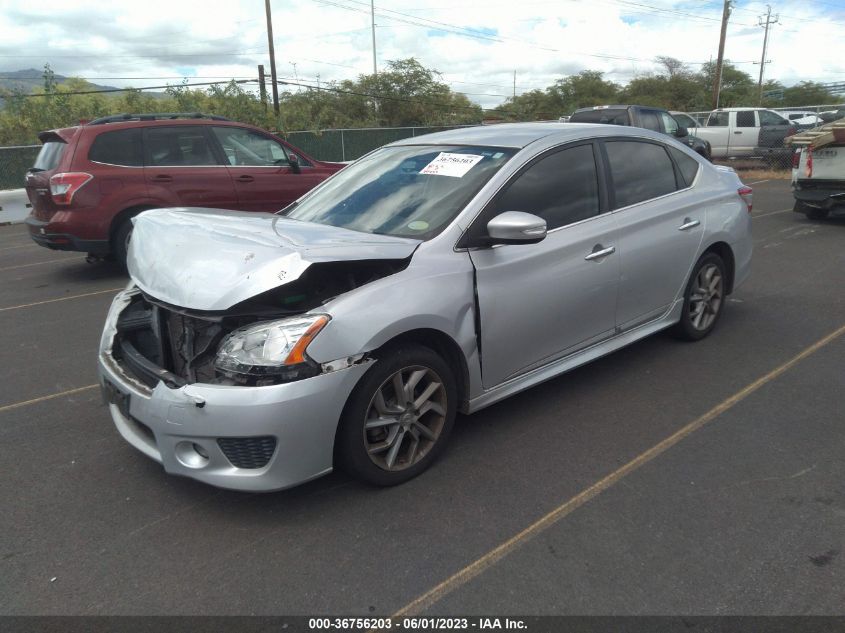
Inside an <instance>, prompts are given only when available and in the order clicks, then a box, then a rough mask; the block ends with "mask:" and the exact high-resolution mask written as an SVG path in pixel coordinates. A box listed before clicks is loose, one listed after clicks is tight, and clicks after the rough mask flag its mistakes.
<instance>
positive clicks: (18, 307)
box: [0, 286, 123, 312]
mask: <svg viewBox="0 0 845 633" xmlns="http://www.w3.org/2000/svg"><path fill="white" fill-rule="evenodd" d="M120 290H123V286H121V287H120V288H109V289H108V290H98V291H97V292H86V293H84V294H81V295H71V296H69V297H59V298H58V299H47V300H46V301H35V302H34V303H23V304H21V305H19V306H9V307H8V308H0V312H6V311H7V310H20V309H21V308H31V307H32V306H40V305H44V304H45V303H56V302H57V301H70V300H71V299H81V298H83V297H93V296H94V295H104V294H106V293H109V292H118V291H120Z"/></svg>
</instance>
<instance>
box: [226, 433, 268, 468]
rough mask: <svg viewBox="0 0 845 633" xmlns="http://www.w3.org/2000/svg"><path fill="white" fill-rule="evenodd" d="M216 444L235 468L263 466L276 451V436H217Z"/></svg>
mask: <svg viewBox="0 0 845 633" xmlns="http://www.w3.org/2000/svg"><path fill="white" fill-rule="evenodd" d="M217 445H218V446H219V447H220V450H221V451H223V454H224V455H225V456H226V459H228V460H229V462H231V464H232V466H234V467H236V468H263V467H264V466H266V465H267V464H268V463H269V462H270V460H271V459H272V457H273V453H275V452H276V438H275V437H272V436H270V435H262V436H258V437H219V438H217Z"/></svg>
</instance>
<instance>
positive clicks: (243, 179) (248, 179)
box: [235, 175, 255, 182]
mask: <svg viewBox="0 0 845 633" xmlns="http://www.w3.org/2000/svg"><path fill="white" fill-rule="evenodd" d="M235 180H237V181H238V182H252V181H253V180H255V178H253V177H252V176H247V175H243V176H238V177H237V178H236V179H235Z"/></svg>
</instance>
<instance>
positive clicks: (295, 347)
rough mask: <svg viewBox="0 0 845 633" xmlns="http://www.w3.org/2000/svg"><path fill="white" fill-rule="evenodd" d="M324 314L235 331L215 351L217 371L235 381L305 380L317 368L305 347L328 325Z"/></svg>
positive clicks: (328, 318) (317, 371)
mask: <svg viewBox="0 0 845 633" xmlns="http://www.w3.org/2000/svg"><path fill="white" fill-rule="evenodd" d="M329 320H330V317H329V316H328V315H327V314H316V315H305V316H298V317H292V318H287V319H281V320H279V321H264V322H262V323H255V324H253V325H249V326H247V327H243V328H240V329H238V330H235V331H234V332H232V333H231V334H229V336H227V337H226V338H225V339H223V343H222V344H221V345H220V348H219V349H218V350H217V360H216V361H215V366H216V367H217V369H218V370H219V371H221V372H223V373H224V374H226V375H228V376H230V377H231V378H233V379H235V380H237V381H238V382H250V383H253V384H259V385H261V384H273V383H276V382H286V381H289V380H298V379H301V378H308V377H310V376H315V375H317V374H318V373H319V370H320V368H319V365H318V364H317V363H315V362H314V361H312V360H311V359H310V358H308V356H306V354H305V348H307V347H308V344H309V343H310V342H311V341H312V340H313V339H314V337H315V336H317V334H318V333H319V332H320V330H322V329H323V328H324V327H325V326H326V324H327V323H328V322H329Z"/></svg>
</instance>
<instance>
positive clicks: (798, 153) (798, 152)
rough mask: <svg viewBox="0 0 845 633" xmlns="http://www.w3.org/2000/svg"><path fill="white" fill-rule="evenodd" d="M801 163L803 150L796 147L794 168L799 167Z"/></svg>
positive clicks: (793, 155) (793, 160)
mask: <svg viewBox="0 0 845 633" xmlns="http://www.w3.org/2000/svg"><path fill="white" fill-rule="evenodd" d="M800 164H801V150H800V149H796V150H795V151H794V152H792V169H798V165H800Z"/></svg>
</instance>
